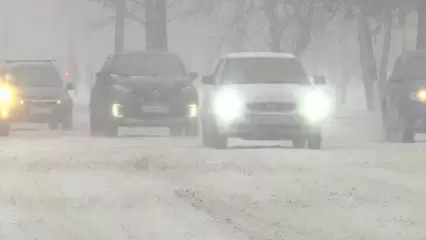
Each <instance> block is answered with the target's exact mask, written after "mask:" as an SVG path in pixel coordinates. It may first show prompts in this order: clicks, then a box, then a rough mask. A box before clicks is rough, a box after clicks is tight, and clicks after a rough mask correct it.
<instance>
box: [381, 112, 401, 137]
mask: <svg viewBox="0 0 426 240" xmlns="http://www.w3.org/2000/svg"><path fill="white" fill-rule="evenodd" d="M382 116H383V117H382V118H383V119H382V125H383V135H384V136H383V138H384V140H385V141H386V142H395V140H396V138H397V135H398V134H397V131H396V129H395V123H394V122H395V121H393V120H392V117H391V116H390V115H389V113H388V111H387V110H386V109H384V111H383V114H382Z"/></svg>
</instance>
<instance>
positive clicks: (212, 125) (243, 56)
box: [200, 52, 331, 149]
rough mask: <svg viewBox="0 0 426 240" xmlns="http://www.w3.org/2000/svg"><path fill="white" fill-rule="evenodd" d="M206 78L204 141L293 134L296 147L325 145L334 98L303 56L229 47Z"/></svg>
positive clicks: (220, 143)
mask: <svg viewBox="0 0 426 240" xmlns="http://www.w3.org/2000/svg"><path fill="white" fill-rule="evenodd" d="M202 81H203V83H204V84H206V85H209V86H211V87H210V88H207V89H206V90H205V91H204V94H203V98H202V102H201V106H200V107H201V109H200V114H201V121H202V131H203V143H204V145H205V146H208V147H212V148H218V149H220V148H226V147H227V146H228V138H230V137H235V138H241V139H244V140H282V139H287V140H291V141H292V143H293V147H294V148H305V146H306V143H307V145H308V148H311V149H320V148H321V142H322V137H321V128H322V125H323V123H324V121H325V120H326V119H327V118H328V116H329V115H330V107H331V104H330V101H329V99H328V98H327V96H326V95H325V94H324V93H322V92H321V91H320V90H319V88H317V87H316V86H315V85H323V84H325V78H324V77H313V78H312V77H310V76H308V74H307V73H306V71H305V70H304V68H303V66H302V64H301V63H300V61H299V60H298V59H297V58H295V57H294V56H293V55H292V54H286V53H259V52H256V53H231V54H228V55H226V56H224V57H222V58H221V59H220V60H219V61H218V63H217V65H216V67H215V70H214V72H213V74H212V75H210V76H204V77H203V80H202Z"/></svg>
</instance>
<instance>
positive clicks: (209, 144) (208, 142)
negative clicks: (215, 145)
mask: <svg viewBox="0 0 426 240" xmlns="http://www.w3.org/2000/svg"><path fill="white" fill-rule="evenodd" d="M201 129H202V133H201V134H202V136H201V137H202V140H203V145H204V146H205V147H209V148H211V147H212V142H211V136H210V134H209V132H208V130H207V128H206V127H205V125H204V124H202V126H201Z"/></svg>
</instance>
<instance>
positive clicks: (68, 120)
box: [61, 112, 73, 131]
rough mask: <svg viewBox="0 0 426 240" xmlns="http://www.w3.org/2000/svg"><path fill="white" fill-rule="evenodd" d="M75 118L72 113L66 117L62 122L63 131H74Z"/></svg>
mask: <svg viewBox="0 0 426 240" xmlns="http://www.w3.org/2000/svg"><path fill="white" fill-rule="evenodd" d="M72 124H73V116H72V112H70V113H68V114H67V116H66V117H64V118H63V119H62V120H61V125H62V129H64V130H66V131H68V130H71V129H72Z"/></svg>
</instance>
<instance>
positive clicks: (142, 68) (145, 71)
mask: <svg viewBox="0 0 426 240" xmlns="http://www.w3.org/2000/svg"><path fill="white" fill-rule="evenodd" d="M113 73H114V74H117V75H121V76H154V77H176V76H185V75H186V70H185V67H184V66H183V63H182V61H181V60H180V59H179V57H178V56H176V55H172V54H126V55H122V56H119V57H117V58H116V59H115V60H114V61H113Z"/></svg>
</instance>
